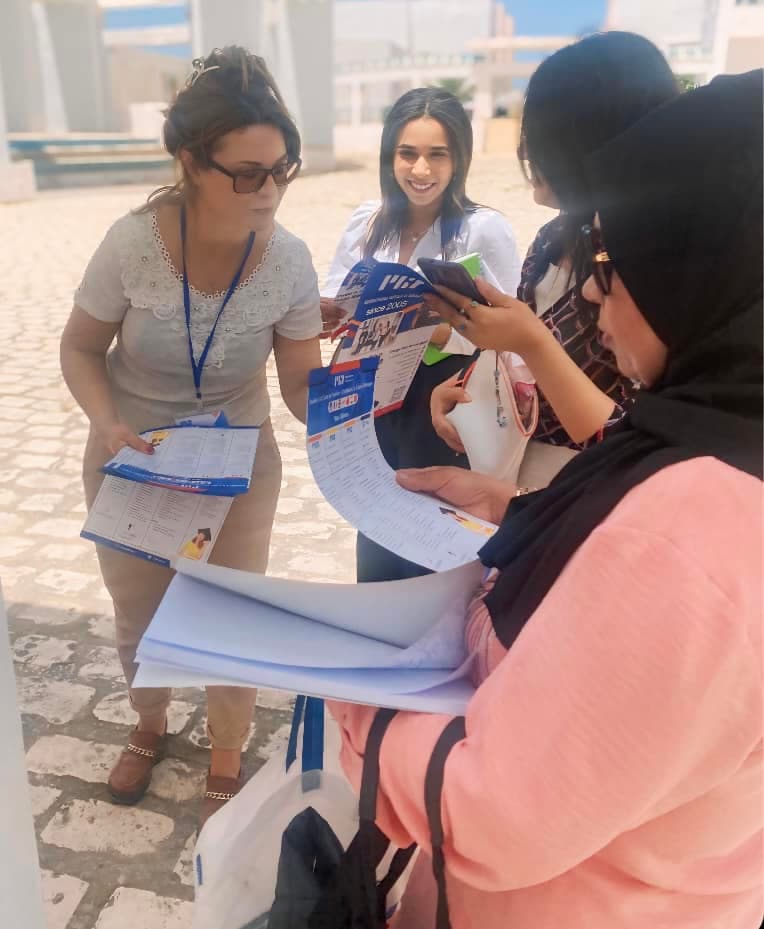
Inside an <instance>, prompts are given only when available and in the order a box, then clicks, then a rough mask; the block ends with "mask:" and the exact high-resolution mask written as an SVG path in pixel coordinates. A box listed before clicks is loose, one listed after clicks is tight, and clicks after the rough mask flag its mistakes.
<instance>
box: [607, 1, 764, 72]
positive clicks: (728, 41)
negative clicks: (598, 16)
mask: <svg viewBox="0 0 764 929" xmlns="http://www.w3.org/2000/svg"><path fill="white" fill-rule="evenodd" d="M606 27H607V28H608V29H625V30H628V31H631V32H639V33H641V34H642V35H645V36H647V37H648V38H649V39H651V40H652V41H653V42H655V43H656V45H658V47H659V48H661V50H662V51H663V52H664V53H665V55H666V57H667V58H668V60H669V63H670V64H671V66H672V68H673V69H674V71H675V72H676V73H677V74H678V75H680V76H681V77H684V78H686V79H687V80H689V81H692V82H695V83H698V84H704V83H706V82H708V81H709V80H711V79H712V78H714V77H715V76H716V75H717V74H738V73H742V72H744V71H749V70H751V69H752V68H757V67H761V65H762V62H764V0H640V2H639V3H634V2H633V0H610V2H609V4H608V13H607V18H606Z"/></svg>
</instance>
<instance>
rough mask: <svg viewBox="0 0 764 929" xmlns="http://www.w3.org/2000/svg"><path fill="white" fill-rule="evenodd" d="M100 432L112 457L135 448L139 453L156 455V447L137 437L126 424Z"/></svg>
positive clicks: (116, 425)
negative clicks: (127, 449)
mask: <svg viewBox="0 0 764 929" xmlns="http://www.w3.org/2000/svg"><path fill="white" fill-rule="evenodd" d="M99 431H100V432H101V438H102V439H103V441H104V444H105V445H106V447H107V448H108V449H109V452H110V453H111V454H112V455H116V454H117V452H119V451H121V449H123V448H134V449H135V450H136V451H137V452H143V454H144V455H153V454H154V446H153V445H152V444H151V443H150V442H146V441H144V440H143V439H142V438H141V437H140V436H139V435H136V434H135V433H134V432H133V430H132V429H130V427H129V426H126V425H125V424H124V423H114V424H112V425H111V426H107V427H105V428H104V429H103V430H99Z"/></svg>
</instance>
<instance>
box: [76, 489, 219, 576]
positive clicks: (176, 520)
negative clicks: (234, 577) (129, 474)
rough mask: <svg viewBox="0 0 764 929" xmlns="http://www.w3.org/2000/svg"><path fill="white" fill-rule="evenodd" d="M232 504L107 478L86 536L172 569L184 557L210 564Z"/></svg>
mask: <svg viewBox="0 0 764 929" xmlns="http://www.w3.org/2000/svg"><path fill="white" fill-rule="evenodd" d="M232 503H233V498H232V497H210V496H208V495H207V494H187V493H181V492H180V491H177V490H166V489H165V488H163V487H152V486H151V485H150V484H140V483H138V482H136V481H123V480H122V479H121V478H119V477H111V476H107V477H105V478H104V481H103V484H101V488H100V490H99V491H98V496H97V497H96V498H95V501H94V502H93V505H92V506H91V508H90V512H89V513H88V518H87V520H86V522H85V525H84V527H83V529H82V532H81V533H80V535H81V536H82V538H83V539H89V540H90V541H91V542H95V543H96V544H98V545H105V546H107V547H108V548H113V549H115V550H116V551H118V552H125V553H126V554H128V555H135V556H136V557H138V558H143V559H145V560H146V561H153V562H154V563H155V564H160V565H164V566H165V567H167V568H169V567H175V566H176V564H177V562H178V560H179V559H190V560H191V561H197V562H200V563H204V562H206V561H207V559H208V558H209V556H210V553H211V552H212V549H213V547H214V545H215V542H217V539H218V536H219V534H220V529H221V527H222V525H223V522H224V520H225V518H226V516H227V515H228V511H229V510H230V508H231V504H232Z"/></svg>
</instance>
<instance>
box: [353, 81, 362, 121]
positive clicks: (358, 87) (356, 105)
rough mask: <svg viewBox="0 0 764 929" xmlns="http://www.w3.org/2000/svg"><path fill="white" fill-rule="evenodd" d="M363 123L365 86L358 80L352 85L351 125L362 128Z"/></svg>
mask: <svg viewBox="0 0 764 929" xmlns="http://www.w3.org/2000/svg"><path fill="white" fill-rule="evenodd" d="M362 122H363V84H362V83H361V79H360V78H356V79H355V80H354V81H353V83H352V84H351V85H350V125H351V126H360V125H361V123H362Z"/></svg>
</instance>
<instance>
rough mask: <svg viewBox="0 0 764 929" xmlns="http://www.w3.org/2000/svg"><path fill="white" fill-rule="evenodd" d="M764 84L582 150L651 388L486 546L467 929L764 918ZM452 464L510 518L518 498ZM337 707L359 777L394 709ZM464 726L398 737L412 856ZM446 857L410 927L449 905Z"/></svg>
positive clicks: (460, 857) (454, 908) (462, 912)
mask: <svg viewBox="0 0 764 929" xmlns="http://www.w3.org/2000/svg"><path fill="white" fill-rule="evenodd" d="M763 77H764V73H762V71H756V72H751V73H750V74H746V75H741V76H736V77H723V78H717V79H716V80H714V81H713V82H712V83H711V84H710V85H709V86H707V87H702V88H700V89H699V90H694V91H691V92H689V93H686V94H682V95H681V96H680V97H678V98H677V99H676V100H674V101H672V102H670V103H668V104H666V105H665V106H664V107H659V108H658V109H656V110H654V111H653V112H652V113H650V114H648V115H647V116H645V117H644V119H642V120H640V121H639V122H638V123H636V125H634V126H633V127H631V128H630V129H629V130H627V131H626V132H624V133H623V134H622V135H621V136H619V137H618V138H617V139H615V140H612V141H611V142H610V143H609V144H608V145H606V146H604V148H602V149H601V150H600V151H598V152H596V153H595V154H594V155H593V156H591V157H590V159H588V161H587V173H588V177H589V179H590V183H591V196H592V203H593V205H594V207H595V210H596V216H595V219H594V222H593V223H592V226H593V227H595V230H596V231H595V232H594V238H593V240H592V238H591V236H592V231H591V230H587V231H586V233H585V237H586V238H587V239H588V240H589V241H591V242H592V247H593V254H592V258H593V259H594V267H596V268H599V269H600V270H598V271H597V272H596V273H594V274H592V276H591V277H590V278H589V279H588V280H587V281H586V283H585V284H584V287H583V292H584V295H585V296H586V298H587V299H588V300H590V301H591V302H592V303H594V304H595V305H597V306H598V308H599V326H600V328H601V330H602V332H603V338H604V340H605V342H606V343H607V345H608V346H609V347H610V348H611V350H612V351H613V353H614V355H615V358H616V360H617V364H618V368H619V370H620V371H621V372H622V373H623V374H624V375H625V376H626V377H630V378H635V379H638V380H639V381H641V383H642V385H643V387H642V389H641V390H640V391H639V392H638V394H637V396H636V398H635V400H634V403H633V406H632V409H631V412H630V414H629V415H628V416H627V417H626V419H625V420H624V422H623V423H622V425H621V428H620V429H619V430H617V431H615V432H613V433H611V435H609V436H608V437H607V438H606V439H605V440H604V441H603V442H601V443H598V444H596V445H593V446H592V447H590V448H588V449H586V450H585V451H583V452H582V453H581V454H580V455H579V456H578V457H577V458H575V459H574V460H573V461H571V462H570V463H569V464H568V465H567V466H566V467H565V468H564V469H563V470H562V471H561V472H560V474H559V475H557V477H556V478H555V479H554V480H553V481H552V483H551V484H550V485H549V487H548V488H546V489H545V490H543V491H541V492H540V493H536V494H531V495H526V496H523V497H520V498H518V499H516V500H514V501H513V502H512V504H511V505H510V507H509V510H508V512H507V514H506V516H505V518H504V520H503V522H502V525H501V526H500V527H499V530H498V532H497V534H496V535H495V536H494V537H493V538H492V539H491V541H490V542H489V543H488V544H487V545H486V546H485V547H484V548H483V550H482V552H481V559H482V561H483V563H484V564H485V565H486V566H487V567H490V568H492V569H493V580H494V584H493V589H492V591H491V593H490V594H489V595H488V596H487V597H486V598H485V600H484V601H483V602H480V601H477V602H476V603H475V604H474V605H473V608H472V610H471V614H472V615H471V618H470V621H469V624H468V629H467V641H468V643H469V644H470V646H471V648H472V650H473V654H474V657H475V660H476V662H477V665H476V676H477V678H478V683H479V687H478V689H477V691H476V694H475V696H474V697H473V699H472V701H471V702H470V705H469V707H468V709H467V714H466V737H464V738H462V739H461V741H459V742H458V743H457V744H456V745H455V746H454V748H453V750H452V753H451V755H450V757H449V759H448V762H447V764H446V766H445V780H444V787H443V793H442V802H441V805H440V810H441V814H442V820H443V850H444V852H445V867H446V875H447V881H446V886H447V893H448V900H449V903H450V912H451V925H452V927H453V929H499V927H502V929H503V927H510V926H512V927H518V929H558V927H562V926H564V927H565V929H645V927H648V926H654V927H656V929H658V927H660V929H663V927H671V929H701V927H702V929H711V927H719V929H722V927H724V929H758V927H759V926H760V924H761V917H762V912H764V899H763V897H762V867H763V866H764V860H763V846H762V825H763V817H762V782H763V779H762V759H763V758H764V751H763V749H762V705H763V704H762V667H761V655H762V622H761V612H762V602H761V556H762V532H761V525H762V484H761V478H762V375H763V371H762V276H761V267H762V228H763V225H764V218H763V217H762V78H763ZM646 178H649V179H650V182H649V183H645V179H646ZM436 470H438V469H436ZM446 470H448V469H446ZM426 473H427V472H425V474H426ZM431 473H432V472H430V474H431ZM457 478H458V480H459V481H460V482H461V483H462V485H463V487H462V492H463V493H464V494H466V492H467V490H468V485H471V490H470V492H471V494H472V498H473V500H477V499H478V497H479V496H480V495H481V494H482V495H483V507H486V506H487V504H488V503H489V502H490V501H493V506H494V510H498V511H499V512H501V511H502V509H503V507H504V505H505V504H506V502H507V498H508V496H509V495H510V494H511V489H510V490H509V491H508V493H507V494H506V495H505V497H504V499H503V500H501V498H500V495H499V494H497V493H496V492H495V491H496V487H495V485H492V484H491V483H490V482H488V484H486V480H485V478H484V477H483V476H481V475H479V474H475V473H472V472H468V471H455V477H454V480H456V479H457ZM481 488H482V489H481ZM453 489H454V488H453V487H452V488H451V490H453ZM444 496H445V498H446V499H447V500H448V501H449V502H458V501H455V500H454V499H453V498H454V494H453V493H448V494H446V495H444ZM471 510H472V512H473V513H474V512H475V511H476V510H477V513H476V515H482V513H485V512H486V510H485V509H481V508H476V507H474V506H473V507H471ZM333 712H334V714H335V716H336V717H337V718H338V719H339V721H340V724H341V727H342V730H343V739H344V747H343V762H344V765H345V768H346V770H347V771H348V772H349V774H350V776H351V777H352V778H353V779H354V781H356V782H357V781H358V779H359V775H360V771H361V767H362V760H363V754H364V747H365V743H366V737H367V733H368V730H369V724H370V722H371V720H372V719H373V717H374V711H373V710H369V709H367V708H363V707H356V706H349V705H344V704H339V705H334V706H333ZM448 724H449V720H448V719H447V718H444V717H442V716H441V717H438V716H432V715H425V714H417V713H405V714H401V715H399V716H398V717H396V719H395V720H394V721H393V723H392V725H391V726H390V728H389V730H388V731H387V734H386V736H385V741H384V743H383V747H382V755H381V770H380V781H379V784H380V794H379V797H378V803H377V810H378V822H379V826H380V828H381V829H382V830H383V831H384V832H385V834H386V835H387V836H389V837H390V839H391V840H392V841H393V842H395V843H396V844H397V845H399V846H400V847H405V846H407V845H408V844H409V843H410V842H412V841H416V842H418V843H421V844H423V845H424V846H425V848H426V849H429V847H430V830H429V828H428V824H427V812H426V808H425V800H424V797H425V793H424V787H423V784H424V780H425V772H426V769H427V766H428V763H429V761H430V757H431V754H432V751H433V746H434V745H435V744H436V742H437V741H438V739H439V737H440V735H441V733H442V732H443V731H444V728H445V727H446V726H447V725H448ZM428 867H429V866H428V862H427V861H425V860H421V861H420V867H419V870H418V872H415V873H414V875H413V876H412V878H411V883H410V888H411V890H412V892H413V891H414V890H418V891H420V892H421V893H420V894H419V904H420V908H419V910H418V911H415V912H412V911H409V913H408V914H406V913H405V911H404V912H403V913H401V919H400V922H399V924H398V926H399V929H409V927H420V926H432V925H434V923H435V920H434V916H433V909H432V900H431V896H432V895H430V910H429V912H428V911H427V905H426V904H427V899H426V894H425V890H426V889H428V888H429V889H432V883H433V882H432V875H431V873H429V871H428ZM425 885H427V887H425ZM409 902H410V903H411V904H412V905H413V904H414V898H413V897H412V898H411V899H410V901H409ZM405 904H406V899H405V898H404V906H405ZM441 925H445V922H443V923H441V922H439V923H438V926H441Z"/></svg>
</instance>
